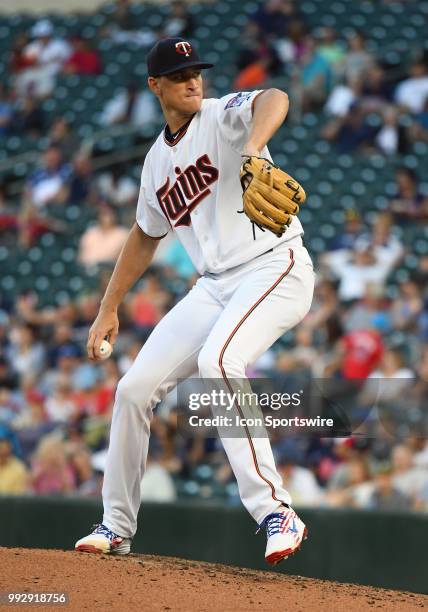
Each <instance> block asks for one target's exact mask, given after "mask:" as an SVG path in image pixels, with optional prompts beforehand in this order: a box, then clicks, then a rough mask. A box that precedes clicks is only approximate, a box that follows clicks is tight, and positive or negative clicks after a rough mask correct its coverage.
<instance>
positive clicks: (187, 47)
mask: <svg viewBox="0 0 428 612" xmlns="http://www.w3.org/2000/svg"><path fill="white" fill-rule="evenodd" d="M175 50H176V51H177V53H181V55H185V56H186V57H189V56H190V54H191V53H192V45H191V44H190V43H188V42H186V41H184V40H183V41H180V42H178V43H175Z"/></svg>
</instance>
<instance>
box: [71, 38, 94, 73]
mask: <svg viewBox="0 0 428 612" xmlns="http://www.w3.org/2000/svg"><path fill="white" fill-rule="evenodd" d="M71 46H72V53H71V55H70V57H69V59H68V60H67V62H66V63H65V65H64V68H63V70H64V72H65V73H66V74H100V73H101V70H102V66H101V59H100V56H99V55H98V52H97V51H96V50H95V49H91V47H90V46H89V43H88V41H87V40H85V39H84V38H80V37H79V36H75V37H74V38H72V40H71Z"/></svg>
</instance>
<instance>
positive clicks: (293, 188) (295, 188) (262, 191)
mask: <svg viewBox="0 0 428 612" xmlns="http://www.w3.org/2000/svg"><path fill="white" fill-rule="evenodd" d="M243 157H244V161H243V163H242V166H241V171H240V179H241V185H242V190H243V193H242V200H243V210H242V211H240V212H244V213H245V214H246V215H247V217H248V218H249V219H250V221H251V222H252V223H253V224H255V225H257V226H258V227H259V228H260V229H261V230H263V231H264V230H265V229H268V230H270V231H271V232H273V233H274V234H276V235H277V236H278V237H280V236H282V235H283V233H284V232H285V230H286V228H287V226H288V225H290V223H291V220H292V216H293V215H297V214H298V212H299V206H300V204H303V202H304V201H305V200H306V193H305V191H304V189H303V187H302V186H301V185H300V184H299V183H298V182H297V181H296V180H295V179H294V178H293V177H291V176H290V175H289V174H287V173H286V172H284V171H283V170H281V168H278V167H277V166H274V165H273V163H272V162H271V161H269V160H268V159H264V158H263V157H256V156H254V155H252V156H248V157H247V156H243ZM253 228H254V225H253Z"/></svg>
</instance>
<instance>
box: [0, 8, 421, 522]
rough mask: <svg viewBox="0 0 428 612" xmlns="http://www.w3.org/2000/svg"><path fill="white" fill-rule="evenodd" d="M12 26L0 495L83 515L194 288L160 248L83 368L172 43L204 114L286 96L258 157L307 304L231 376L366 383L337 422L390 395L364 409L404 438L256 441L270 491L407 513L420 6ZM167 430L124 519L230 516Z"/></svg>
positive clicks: (201, 456)
mask: <svg viewBox="0 0 428 612" xmlns="http://www.w3.org/2000/svg"><path fill="white" fill-rule="evenodd" d="M33 4H35V5H37V7H36V8H37V15H36V14H27V13H24V12H23V13H18V12H10V8H11V7H9V9H8V13H7V14H6V13H0V49H1V55H0V76H1V86H0V141H1V147H0V271H1V272H0V288H1V299H0V495H1V494H3V495H10V494H17V495H28V496H37V495H43V494H50V495H67V496H85V497H95V498H96V497H99V496H100V490H101V481H102V473H103V467H104V462H105V454H106V448H107V445H108V434H109V423H110V418H111V410H112V404H113V397H114V391H115V387H116V384H117V382H118V380H119V378H120V377H121V376H122V375H123V373H124V372H126V370H127V368H128V367H129V366H130V364H131V363H132V360H133V359H134V357H135V356H136V354H137V352H138V350H139V349H140V347H141V345H142V343H143V342H144V341H145V339H146V338H147V336H148V334H149V333H150V331H151V330H152V329H153V327H154V326H155V325H156V323H157V322H158V321H159V319H160V318H161V317H162V316H163V315H164V314H165V313H166V312H167V311H168V309H170V308H171V307H172V306H173V305H174V304H175V303H176V302H177V300H179V299H180V298H181V297H182V296H183V295H184V294H185V292H186V291H187V290H188V289H189V287H190V286H191V285H192V283H193V282H194V279H195V276H194V270H193V268H192V265H191V263H190V261H189V259H188V258H187V256H186V254H185V253H184V252H183V250H182V249H181V247H180V246H179V244H177V243H176V242H175V241H173V240H169V239H168V240H164V241H162V243H161V244H160V246H159V249H158V252H157V254H156V257H155V261H154V264H153V266H152V267H151V269H150V270H149V272H148V273H147V274H146V275H145V276H144V279H143V280H142V281H141V282H139V283H138V285H137V286H136V287H135V288H134V290H133V291H132V292H130V293H129V295H128V296H127V298H126V300H125V302H124V304H123V306H122V308H121V311H120V321H121V330H120V335H119V339H118V342H117V344H116V349H115V352H114V357H113V358H112V359H110V360H108V361H106V362H105V363H101V364H99V365H93V364H90V363H88V362H87V360H86V358H85V343H86V338H87V333H88V329H89V327H90V325H91V323H92V322H93V320H94V318H95V316H96V314H97V308H98V304H99V301H100V298H101V296H102V294H103V289H104V288H105V286H106V283H107V282H108V279H109V275H110V273H111V270H112V266H113V264H114V261H115V258H116V257H117V255H118V252H119V250H120V248H121V245H122V244H123V241H124V239H125V237H126V234H127V230H128V229H129V228H130V227H131V225H132V223H133V221H134V217H135V208H136V200H137V196H138V187H139V177H140V173H141V167H142V162H143V159H144V155H145V153H146V152H147V150H148V148H149V147H150V144H151V142H152V141H153V139H154V137H155V136H156V135H157V133H158V132H159V130H160V129H162V117H161V115H160V112H159V108H158V106H157V102H156V101H155V100H154V99H153V98H152V97H151V94H150V93H148V92H147V89H146V83H145V81H146V65H145V55H146V52H147V49H148V48H149V47H150V46H151V45H152V44H153V43H154V42H155V41H156V40H157V39H158V38H159V37H162V36H167V35H182V36H184V37H185V38H190V39H191V40H193V41H195V42H196V43H197V45H198V47H199V49H200V51H201V54H202V55H203V56H204V57H205V58H207V61H212V62H213V63H214V64H215V65H216V66H215V68H214V69H213V70H212V71H210V73H209V76H208V78H207V83H206V96H207V97H210V96H222V95H224V94H226V93H228V92H230V91H235V90H236V91H239V90H247V89H253V88H264V87H270V86H275V87H280V88H282V89H284V90H286V91H287V92H288V93H289V96H290V101H291V111H290V115H289V117H288V118H287V121H286V123H285V125H284V127H283V128H282V129H281V130H280V131H279V133H278V134H277V135H276V136H275V138H274V140H273V141H272V143H271V147H270V148H271V153H272V155H273V158H274V160H275V161H276V163H277V164H278V165H280V166H282V167H283V168H285V169H286V170H287V171H288V172H290V173H291V174H292V175H294V176H296V178H297V179H299V180H300V181H301V182H302V183H303V185H304V186H305V189H306V191H307V193H308V194H309V198H308V201H307V204H305V206H304V207H303V208H302V211H301V219H302V222H303V224H304V227H305V244H306V246H307V248H308V249H309V251H310V252H311V255H312V256H313V257H314V259H315V261H316V266H317V270H318V280H317V288H316V294H315V298H314V303H313V307H312V310H311V312H310V314H309V315H308V317H307V318H306V319H305V321H304V322H303V323H302V324H301V325H300V327H299V328H298V329H297V330H295V331H294V333H290V334H287V335H286V336H284V337H283V338H281V340H280V341H278V342H277V343H276V344H275V346H274V347H272V349H271V350H270V351H269V352H268V353H267V354H265V355H264V356H263V358H261V359H260V360H259V362H258V363H256V364H254V366H253V367H252V368H251V372H250V374H251V375H253V376H261V377H262V376H268V377H272V378H274V379H278V380H281V381H282V383H281V384H284V385H287V384H294V383H295V381H296V380H299V381H300V380H302V379H304V380H310V379H311V378H313V377H315V378H316V377H318V378H322V377H336V378H337V379H338V380H347V379H350V378H358V379H364V380H365V379H367V382H364V384H363V385H362V390H361V393H360V394H359V395H358V397H357V398H356V400H355V401H356V403H355V406H354V408H355V410H357V411H358V410H359V409H362V410H363V409H364V407H367V405H369V404H370V402H371V400H372V399H373V397H372V395H371V394H372V393H373V379H378V378H380V377H381V378H386V379H391V380H393V381H394V385H393V386H391V389H393V392H391V393H389V395H388V396H387V397H385V400H384V406H383V407H384V408H385V410H386V411H387V414H389V413H388V411H391V414H392V413H393V414H400V415H403V416H404V417H405V418H404V419H403V420H404V421H405V422H404V423H401V422H397V423H396V425H394V430H393V432H392V434H393V435H391V431H389V432H388V433H387V434H385V431H384V429H382V428H381V427H379V429H377V424H376V423H371V430H370V436H368V437H362V438H361V437H359V438H352V437H351V438H347V439H339V440H337V439H336V440H334V439H326V438H322V439H319V438H314V439H309V438H307V439H303V440H302V439H297V438H296V439H291V438H290V439H288V438H287V439H286V440H281V439H278V440H276V439H274V440H273V448H274V452H275V455H276V457H277V461H278V466H279V469H280V470H281V472H282V473H283V475H284V478H285V479H286V483H287V488H289V490H290V491H291V493H292V496H293V498H294V500H295V503H296V504H297V505H300V506H315V507H326V508H330V507H341V508H342V507H345V508H358V509H361V510H369V509H382V510H393V511H396V510H404V511H419V512H427V511H428V443H427V441H426V431H427V429H426V427H427V402H426V398H427V389H428V299H427V298H428V294H427V290H426V281H427V279H428V240H427V238H428V224H427V223H428V180H427V172H426V171H427V165H428V72H427V67H428V46H427V40H428V38H427V17H428V2H426V1H416V0H415V1H412V0H407V1H402V2H396V1H392V2H390V1H387V0H383V1H382V0H362V1H358V2H356V1H354V0H334V1H333V2H332V1H330V0H304V1H303V2H297V1H295V2H292V1H289V0H266V2H254V1H244V2H241V1H237V0H219V1H217V2H215V3H210V2H205V3H203V4H201V3H181V2H173V3H172V4H147V3H142V2H128V1H126V0H117V2H115V3H105V4H104V3H103V4H99V3H98V6H97V8H94V9H93V12H88V11H87V10H86V11H85V12H84V11H83V10H82V8H81V7H80V8H76V6H77V5H78V4H79V3H78V2H73V3H70V5H69V8H68V3H67V2H66V1H64V2H62V3H61V8H62V10H63V11H64V12H62V13H58V12H49V11H44V10H43V6H49V4H47V5H43V3H42V2H40V3H39V2H34V3H33ZM85 4H86V9H87V8H88V6H89V4H88V3H85ZM11 6H12V4H11ZM13 6H17V3H13ZM79 6H80V5H79ZM67 9H68V10H67ZM1 10H3V9H1ZM175 408H176V406H175V404H174V396H173V395H171V396H170V397H168V398H167V401H165V402H164V403H163V404H162V405H161V406H160V407H159V409H158V411H157V414H156V416H155V418H154V420H153V426H152V441H151V450H150V457H149V464H148V471H147V475H146V477H145V479H144V481H143V484H142V498H143V500H147V501H163V502H169V501H174V500H177V499H179V500H181V499H187V500H195V501H198V502H200V503H202V502H205V501H210V502H212V501H213V500H214V501H218V502H220V503H222V504H224V505H230V506H235V505H239V503H240V502H239V497H238V492H237V488H236V484H235V481H234V478H233V475H232V474H231V472H230V468H229V466H228V464H227V461H226V458H225V455H224V453H223V451H222V449H221V444H220V442H219V441H218V440H215V439H206V440H204V439H197V440H186V439H185V438H184V437H183V436H181V434H180V432H179V431H178V430H177V426H176V419H175ZM367 433H369V432H368V430H367Z"/></svg>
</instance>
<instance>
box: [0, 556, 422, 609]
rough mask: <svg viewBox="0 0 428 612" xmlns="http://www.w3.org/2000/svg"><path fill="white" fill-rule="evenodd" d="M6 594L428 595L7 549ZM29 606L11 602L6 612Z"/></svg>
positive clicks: (350, 600)
mask: <svg viewBox="0 0 428 612" xmlns="http://www.w3.org/2000/svg"><path fill="white" fill-rule="evenodd" d="M0 567H1V572H0V591H3V592H4V591H12V592H22V593H25V592H27V593H41V592H50V593H52V592H58V593H64V592H65V593H67V594H68V597H69V601H68V603H67V604H64V605H62V606H61V605H53V604H50V605H49V606H47V605H37V606H35V605H34V604H33V605H32V606H30V607H31V608H33V609H34V608H36V609H37V608H38V609H41V608H43V609H46V610H64V611H67V612H69V611H70V610H73V611H74V610H76V611H77V610H78V611H81V610H118V611H119V610H120V611H122V610H144V611H149V612H152V611H153V612H157V611H158V610H159V611H160V610H171V611H172V612H175V611H176V610H177V611H181V610H183V611H186V612H193V611H194V612H211V611H214V610H215V611H219V612H220V611H222V612H229V611H230V612H231V611H232V610H233V611H235V610H246V611H247V610H259V611H262V610H263V611H264V610H287V611H292V612H306V611H308V612H309V611H310V612H313V611H314V610H323V611H324V610H325V611H327V610H329V611H337V612H339V611H340V612H343V611H346V612H354V611H355V612H361V611H362V610H374V609H376V608H378V609H383V610H388V611H389V610H391V611H396V610H406V611H411V610H420V609H421V608H423V607H427V608H428V596H427V595H416V594H413V593H404V592H399V591H388V590H384V589H375V588H371V587H364V586H359V585H351V584H340V583H337V582H327V581H322V580H313V579H310V578H302V577H300V576H286V575H283V574H277V573H273V572H259V571H254V570H248V569H242V568H235V567H229V566H225V565H217V564H212V563H200V562H197V561H185V560H183V559H174V558H171V557H154V556H149V555H129V556H127V557H115V556H108V555H100V556H98V555H91V554H87V553H86V554H85V553H75V552H73V551H62V550H39V549H26V548H0ZM18 607H19V608H20V609H22V608H26V609H28V606H27V605H20V606H14V605H8V606H7V608H6V607H3V606H1V605H0V608H2V609H8V610H10V609H18Z"/></svg>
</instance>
